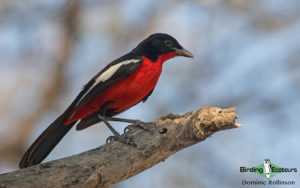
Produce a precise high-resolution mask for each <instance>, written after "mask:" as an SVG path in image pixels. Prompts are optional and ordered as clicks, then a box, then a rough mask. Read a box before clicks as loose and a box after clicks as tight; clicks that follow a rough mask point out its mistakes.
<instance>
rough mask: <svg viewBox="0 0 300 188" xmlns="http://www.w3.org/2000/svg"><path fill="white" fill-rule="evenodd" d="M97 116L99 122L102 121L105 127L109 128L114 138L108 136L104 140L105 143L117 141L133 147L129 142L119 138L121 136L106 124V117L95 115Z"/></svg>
mask: <svg viewBox="0 0 300 188" xmlns="http://www.w3.org/2000/svg"><path fill="white" fill-rule="evenodd" d="M97 116H98V118H99V119H100V120H102V121H103V122H104V123H105V125H106V126H107V127H108V128H109V130H110V131H111V132H112V133H113V134H114V136H109V137H108V138H107V139H106V143H108V142H110V141H113V140H117V141H120V142H122V143H124V144H129V145H133V144H132V142H131V141H130V140H128V139H125V138H124V137H121V135H120V134H119V133H118V132H117V131H116V130H115V129H114V128H113V127H112V126H111V125H110V123H108V121H107V118H108V117H105V116H101V115H100V114H97Z"/></svg>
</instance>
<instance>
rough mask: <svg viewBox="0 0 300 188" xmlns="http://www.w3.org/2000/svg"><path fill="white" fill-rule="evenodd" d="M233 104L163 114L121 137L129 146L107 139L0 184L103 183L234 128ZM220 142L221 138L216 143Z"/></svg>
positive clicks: (106, 184) (0, 177) (3, 177)
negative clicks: (101, 144) (225, 107)
mask: <svg viewBox="0 0 300 188" xmlns="http://www.w3.org/2000/svg"><path fill="white" fill-rule="evenodd" d="M234 111H235V108H229V109H221V108H218V107H204V108H200V109H199V110H197V111H190V112H187V113H186V114H179V115H174V114H168V115H166V116H164V117H161V118H160V119H158V120H156V121H155V125H154V124H153V123H148V124H146V125H145V126H143V127H144V128H141V127H140V128H139V127H135V128H133V129H131V130H130V131H128V132H126V133H124V134H123V135H122V136H123V137H125V138H126V139H128V140H130V142H131V145H127V144H123V143H120V142H118V141H112V142H110V143H108V144H105V145H103V146H101V147H99V148H96V149H93V150H90V151H87V152H84V153H80V154H78V155H74V156H71V157H66V158H63V159H59V160H55V161H51V162H48V163H44V164H40V165H36V166H33V167H29V168H26V169H22V170H17V171H14V172H10V173H6V174H2V175H0V187H1V188H2V187H43V188H46V187H51V188H53V187H109V186H111V185H113V184H116V183H118V182H120V181H122V180H125V179H128V178H130V177H132V176H134V175H136V174H138V173H140V172H142V171H144V170H146V169H148V168H150V167H152V166H154V165H155V164H157V163H159V162H161V161H164V160H166V159H167V158H168V157H169V156H170V155H172V154H174V153H176V152H178V151H180V150H182V149H184V148H186V147H189V146H191V145H193V144H197V143H199V142H201V141H203V140H205V139H206V138H207V137H209V136H210V135H212V134H213V133H215V132H217V131H220V130H225V129H231V128H237V127H240V126H241V124H236V123H235V119H236V118H237V117H238V116H237V115H236V114H235V113H234ZM220 144H221V143H220Z"/></svg>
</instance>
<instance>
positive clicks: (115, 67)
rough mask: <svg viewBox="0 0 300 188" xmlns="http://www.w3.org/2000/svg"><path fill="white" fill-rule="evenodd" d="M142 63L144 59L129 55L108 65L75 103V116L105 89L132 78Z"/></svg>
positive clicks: (86, 86) (87, 85) (85, 88)
mask: <svg viewBox="0 0 300 188" xmlns="http://www.w3.org/2000/svg"><path fill="white" fill-rule="evenodd" d="M142 63H143V58H142V57H135V58H132V57H131V55H129V54H128V55H125V56H123V57H121V58H119V59H117V60H115V61H113V62H111V63H110V64H108V65H107V66H106V67H105V68H104V69H103V70H102V71H100V72H99V73H98V74H96V76H94V77H93V79H92V80H90V81H89V82H88V83H87V84H86V85H85V86H84V88H83V90H82V91H81V92H80V94H79V95H78V96H77V97H76V99H75V101H76V102H75V101H74V102H75V106H74V108H73V110H72V112H73V114H74V113H75V112H76V111H77V110H78V109H79V108H80V107H82V106H83V105H84V104H86V103H87V102H89V101H91V100H93V99H94V97H95V96H97V95H98V94H100V93H101V92H103V91H104V90H105V89H107V88H109V87H111V86H112V85H114V84H116V83H118V82H119V81H121V80H122V79H124V78H126V77H128V76H130V75H131V74H132V73H133V72H134V71H136V70H137V69H138V68H139V67H140V66H141V65H142Z"/></svg>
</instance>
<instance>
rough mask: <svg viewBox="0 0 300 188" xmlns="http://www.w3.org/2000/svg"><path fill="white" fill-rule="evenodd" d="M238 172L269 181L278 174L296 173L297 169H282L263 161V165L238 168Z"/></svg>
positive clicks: (269, 161)
mask: <svg viewBox="0 0 300 188" xmlns="http://www.w3.org/2000/svg"><path fill="white" fill-rule="evenodd" d="M240 172H251V173H255V174H257V175H259V176H261V177H263V178H267V179H270V178H272V177H274V176H276V175H277V174H280V173H286V172H297V168H283V167H280V166H278V165H276V164H274V163H271V160H270V159H265V160H264V163H262V164H260V165H258V166H256V167H251V168H248V167H240Z"/></svg>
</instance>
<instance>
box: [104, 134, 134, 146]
mask: <svg viewBox="0 0 300 188" xmlns="http://www.w3.org/2000/svg"><path fill="white" fill-rule="evenodd" d="M112 141H118V142H121V143H123V144H127V145H130V146H136V144H135V143H134V142H133V140H132V139H130V138H128V137H123V136H109V137H108V138H107V139H106V143H109V142H112Z"/></svg>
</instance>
